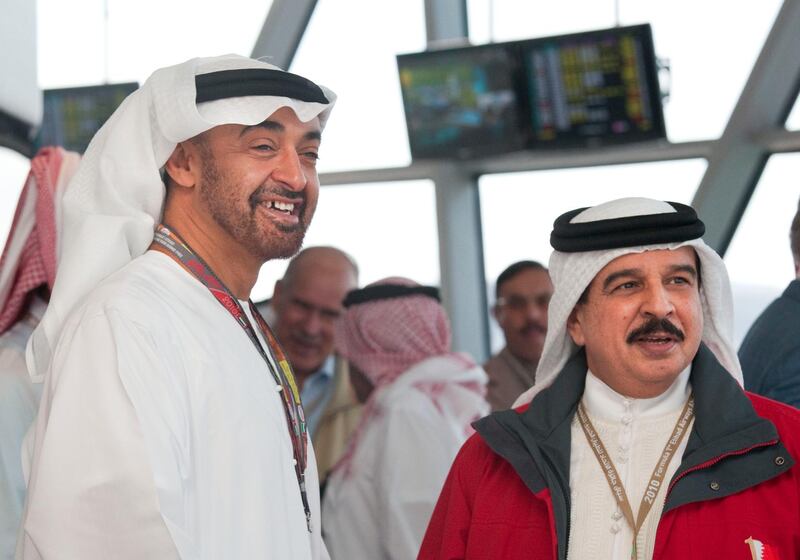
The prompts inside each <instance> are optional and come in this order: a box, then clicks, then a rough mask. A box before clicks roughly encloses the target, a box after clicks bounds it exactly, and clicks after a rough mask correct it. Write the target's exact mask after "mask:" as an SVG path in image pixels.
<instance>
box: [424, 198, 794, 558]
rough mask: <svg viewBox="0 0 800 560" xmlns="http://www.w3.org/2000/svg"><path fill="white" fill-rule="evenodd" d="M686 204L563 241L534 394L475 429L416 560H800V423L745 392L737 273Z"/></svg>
mask: <svg viewBox="0 0 800 560" xmlns="http://www.w3.org/2000/svg"><path fill="white" fill-rule="evenodd" d="M704 231H705V228H704V225H703V223H702V222H701V221H700V220H699V219H698V218H697V215H696V213H695V212H694V210H692V209H691V208H690V207H688V206H684V205H682V204H677V203H673V202H669V203H667V202H660V201H655V200H649V199H642V198H631V199H621V200H616V201H612V202H609V203H606V204H601V205H599V206H595V207H592V208H581V209H578V210H574V211H572V212H568V213H566V214H564V215H562V216H561V217H559V218H558V219H557V220H556V222H555V224H554V229H553V233H552V235H551V244H552V245H553V248H554V249H555V251H554V252H553V255H552V257H551V260H550V273H551V276H552V279H553V284H554V286H555V294H554V296H553V299H552V300H551V302H550V308H549V330H548V333H547V338H546V341H545V345H544V350H543V353H542V358H541V360H540V362H539V367H538V369H537V373H536V385H534V387H533V388H532V389H531V390H529V391H528V392H527V393H525V394H523V395H522V397H520V399H519V400H518V402H517V404H518V405H522V406H520V407H519V408H518V409H516V410H509V411H503V412H498V413H495V414H493V415H491V416H489V417H487V418H485V419H483V420H481V421H479V422H478V423H476V424H475V428H476V431H477V433H476V434H475V435H474V436H473V437H472V438H471V439H470V440H468V441H467V443H466V444H464V446H463V447H462V449H461V452H460V453H459V455H458V457H457V458H456V460H455V463H454V464H453V467H452V469H451V472H450V474H449V476H448V479H447V481H446V483H445V486H444V488H443V490H442V494H441V496H440V498H439V502H438V504H437V506H436V509H435V510H434V513H433V516H432V518H431V521H430V525H429V527H428V531H427V533H426V536H425V540H424V541H423V544H422V548H421V550H420V554H419V558H420V559H424V560H428V559H441V560H445V559H446V560H454V559H459V558H464V559H490V558H492V559H493V558H497V559H503V560H515V559H520V560H521V559H523V558H524V559H526V560H532V559H553V560H555V559H558V560H582V559H593V560H594V559H607V558H612V559H625V560H627V559H631V558H635V559H637V560H640V559H651V558H654V559H673V558H675V559H677V558H680V559H685V558H688V559H692V558H698V559H699V558H725V559H742V560H745V559H750V558H766V557H767V556H765V554H767V555H770V556H769V557H771V558H780V559H795V558H800V473H799V472H798V469H797V468H795V459H794V457H797V456H798V454H800V413H798V411H796V410H794V409H791V408H790V407H787V406H784V405H781V404H779V403H776V402H774V401H770V400H768V399H764V398H761V397H758V396H755V395H750V394H747V393H745V392H744V391H743V390H742V387H741V385H742V372H741V368H740V366H739V362H738V359H737V357H736V353H735V351H734V348H733V344H732V298H731V291H730V284H729V281H728V277H727V273H726V271H725V266H724V264H723V262H722V260H721V259H720V258H719V256H718V255H717V254H716V253H715V252H714V251H713V250H711V249H710V248H709V247H708V246H707V245H706V244H705V243H704V242H703V241H702V240H701V239H700V237H701V236H702V235H703V233H704Z"/></svg>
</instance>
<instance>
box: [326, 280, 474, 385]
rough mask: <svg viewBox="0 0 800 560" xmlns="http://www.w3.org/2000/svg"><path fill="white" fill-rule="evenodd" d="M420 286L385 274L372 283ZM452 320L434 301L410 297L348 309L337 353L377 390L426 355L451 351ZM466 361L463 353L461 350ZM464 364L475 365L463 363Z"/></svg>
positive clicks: (339, 328)
mask: <svg viewBox="0 0 800 560" xmlns="http://www.w3.org/2000/svg"><path fill="white" fill-rule="evenodd" d="M387 284H391V285H399V286H419V284H417V283H416V282H413V281H412V280H408V279H407V278H387V279H385V280H380V281H378V282H375V283H374V284H370V286H380V285H387ZM450 341H451V333H450V322H449V321H448V319H447V314H446V313H445V311H444V308H443V307H442V306H441V304H440V303H439V302H437V301H436V300H435V299H433V298H431V297H428V296H425V295H412V296H406V297H398V298H392V299H381V300H376V301H370V302H366V303H362V304H358V305H354V306H352V307H349V308H348V309H347V310H346V311H345V312H344V314H343V316H342V318H341V320H340V321H339V323H338V325H337V329H336V344H337V349H338V351H339V353H340V354H341V355H342V356H344V357H345V358H347V359H348V360H349V361H350V362H352V363H353V364H355V366H356V367H357V368H358V369H360V370H361V371H362V372H364V374H365V375H366V376H367V377H369V380H370V381H372V384H373V386H374V387H375V388H376V389H377V388H379V387H382V386H384V385H388V384H389V383H391V382H392V381H394V380H395V379H396V378H397V377H398V376H399V375H400V374H401V373H403V372H404V371H407V370H408V369H409V368H410V367H411V366H413V365H414V364H416V363H419V362H421V361H422V360H424V359H426V358H431V357H433V356H441V355H443V354H449V353H450ZM457 356H458V357H459V359H462V360H464V359H465V358H464V357H463V355H462V354H457ZM464 365H465V367H467V366H472V365H473V364H472V363H467V362H466V361H465V364H464Z"/></svg>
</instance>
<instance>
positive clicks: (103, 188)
mask: <svg viewBox="0 0 800 560" xmlns="http://www.w3.org/2000/svg"><path fill="white" fill-rule="evenodd" d="M335 101H336V95H335V94H334V93H333V92H332V91H330V90H329V89H327V88H325V87H323V86H318V85H316V84H314V83H313V82H311V81H310V80H307V79H306V78H303V77H301V76H297V75H295V74H291V73H289V72H284V71H283V70H281V69H280V68H278V67H276V66H273V65H271V64H267V63H265V62H261V61H258V60H253V59H250V58H245V57H243V56H238V55H225V56H218V57H211V58H195V59H192V60H189V61H187V62H184V63H182V64H178V65H175V66H170V67H167V68H162V69H160V70H156V71H155V72H154V73H153V75H152V76H150V78H148V80H147V81H146V82H145V83H144V84H143V85H142V87H140V88H139V89H138V90H136V91H135V92H133V93H132V94H131V95H129V96H128V97H127V98H126V99H125V100H124V101H123V102H122V104H121V105H120V106H119V108H118V109H117V110H116V111H115V112H114V114H113V115H111V117H110V118H109V119H108V121H107V122H106V123H105V124H104V125H103V127H102V128H101V129H100V130H99V131H98V133H97V134H96V135H95V136H94V138H93V139H92V141H91V143H90V144H89V147H88V148H87V150H86V153H85V155H84V157H83V160H82V162H81V165H80V167H79V168H78V171H77V173H76V174H75V176H74V177H73V179H72V180H71V181H70V183H69V185H68V186H67V190H66V192H65V193H64V208H63V253H62V255H61V259H60V262H59V269H58V275H57V278H56V283H55V287H54V289H53V293H52V297H51V298H50V304H49V306H48V308H47V311H46V313H45V315H44V317H43V319H42V321H41V323H40V324H39V327H38V328H37V329H36V331H34V333H33V335H32V336H31V341H30V343H29V344H28V356H27V360H28V369H29V370H31V375H32V377H33V378H34V379H36V380H41V379H42V378H43V377H44V374H45V372H46V371H47V367H48V365H49V363H50V358H51V352H52V349H53V348H54V347H55V343H56V341H57V340H58V337H59V335H60V333H61V328H62V325H63V324H64V321H65V320H66V318H67V316H68V315H69V313H70V311H72V309H73V308H74V307H75V306H76V305H77V304H78V303H79V302H80V301H81V300H82V299H83V298H84V297H85V296H86V295H87V294H88V293H89V292H90V291H91V290H92V289H94V287H95V286H97V284H98V283H100V282H101V281H102V280H103V279H104V278H106V277H107V276H109V275H110V274H112V273H113V272H115V271H117V270H119V269H120V268H122V267H123V266H125V265H126V264H127V263H128V262H130V261H131V260H133V259H134V258H136V257H138V256H139V255H141V254H143V253H144V252H145V251H146V250H147V248H148V247H149V245H150V243H151V241H152V240H153V231H154V227H155V226H156V225H157V224H158V222H159V220H160V219H161V212H162V207H163V204H164V197H165V187H164V183H163V182H162V179H161V169H162V168H163V166H164V164H165V163H166V161H167V159H168V158H169V156H170V155H171V154H172V152H173V150H174V149H175V147H176V146H177V145H178V143H179V142H183V141H184V140H188V139H189V138H193V137H195V136H197V135H198V134H200V133H202V132H205V131H207V130H209V129H211V128H213V127H215V126H219V125H223V124H241V125H254V124H258V123H260V122H263V121H264V120H266V119H267V118H268V117H269V116H270V115H271V114H273V113H274V112H275V111H277V110H278V109H280V108H282V107H289V108H291V109H292V110H293V111H294V112H295V114H296V115H297V117H298V119H300V120H301V121H302V122H308V121H310V120H312V119H314V118H315V117H319V122H320V126H321V127H324V126H325V123H326V121H327V120H328V116H329V115H330V112H331V109H332V108H333V105H334V102H335Z"/></svg>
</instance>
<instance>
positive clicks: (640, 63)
mask: <svg viewBox="0 0 800 560" xmlns="http://www.w3.org/2000/svg"><path fill="white" fill-rule="evenodd" d="M520 49H521V53H522V58H523V64H524V67H525V77H526V85H527V92H528V100H529V107H528V109H529V117H530V125H531V127H532V134H531V146H532V147H534V148H535V147H541V146H546V145H556V146H559V147H560V146H564V145H569V144H590V145H591V144H608V143H612V144H613V143H619V142H631V141H639V140H646V139H651V138H663V137H664V136H665V130H664V117H663V114H662V110H661V99H660V91H659V89H658V79H657V70H656V65H655V55H654V52H653V39H652V34H651V31H650V26H649V25H638V26H633V27H619V28H614V29H608V30H604V31H593V32H589V33H581V34H576V35H566V36H561V37H552V38H546V39H534V40H530V41H526V42H523V43H521V44H520Z"/></svg>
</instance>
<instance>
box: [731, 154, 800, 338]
mask: <svg viewBox="0 0 800 560" xmlns="http://www.w3.org/2000/svg"><path fill="white" fill-rule="evenodd" d="M798 176H800V154H777V155H774V156H772V157H771V158H769V161H768V162H767V166H766V168H765V169H764V173H763V174H762V175H761V180H760V181H759V182H758V186H757V187H756V190H755V192H754V193H753V196H752V198H751V199H750V203H749V204H748V205H747V209H746V210H745V212H744V215H743V216H742V221H741V222H740V223H739V227H738V228H737V230H736V234H735V235H734V236H733V240H732V241H731V244H730V247H728V251H727V253H726V254H725V264H726V265H727V267H728V273H729V274H730V277H731V284H732V286H733V296H734V302H735V311H736V314H735V318H736V343H737V346H738V343H739V342H741V340H742V338H744V335H745V334H746V333H747V329H748V328H750V324H751V323H752V322H753V320H754V319H755V318H756V317H757V316H758V315H759V314H760V313H761V311H763V310H764V308H765V307H766V306H767V305H768V304H769V303H770V302H771V301H772V300H773V299H774V298H776V297H777V296H778V295H780V293H781V292H782V291H783V290H784V288H786V285H787V284H788V283H789V282H790V281H791V280H792V279H793V278H794V277H795V274H794V261H793V259H792V251H791V249H790V248H789V226H790V224H791V223H792V218H793V217H794V214H795V212H796V211H797V203H798V197H800V186H798V183H797V177H798Z"/></svg>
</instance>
